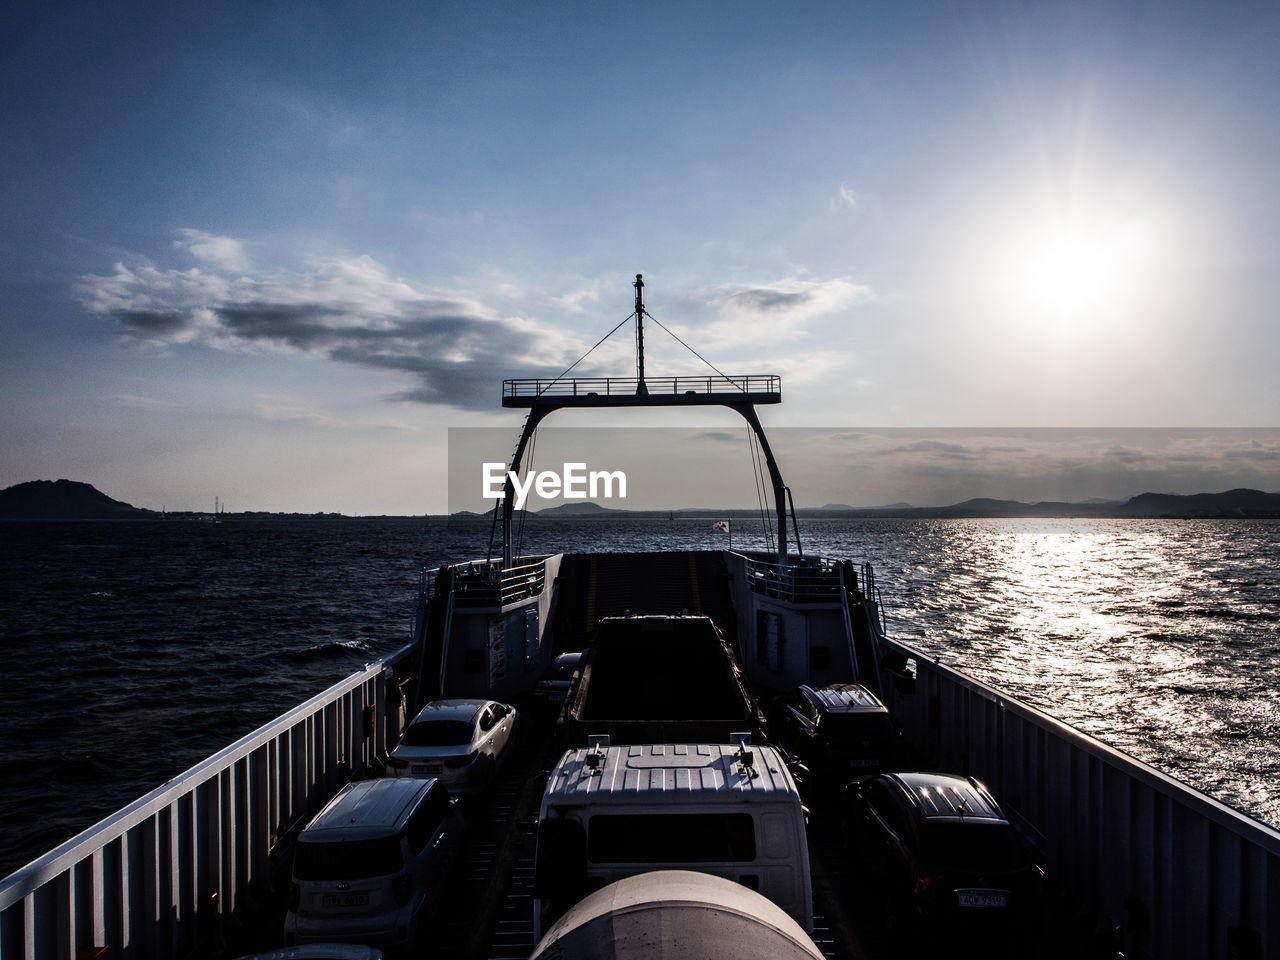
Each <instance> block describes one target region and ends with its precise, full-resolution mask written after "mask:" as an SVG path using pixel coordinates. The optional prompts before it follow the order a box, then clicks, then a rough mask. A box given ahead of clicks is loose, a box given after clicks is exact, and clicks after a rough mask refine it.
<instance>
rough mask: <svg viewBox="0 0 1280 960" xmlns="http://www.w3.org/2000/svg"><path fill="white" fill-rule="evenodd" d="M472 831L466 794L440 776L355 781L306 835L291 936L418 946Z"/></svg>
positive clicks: (297, 859) (288, 925) (289, 917)
mask: <svg viewBox="0 0 1280 960" xmlns="http://www.w3.org/2000/svg"><path fill="white" fill-rule="evenodd" d="M462 835H463V821H462V813H461V811H460V810H459V809H458V804H457V801H456V800H453V799H451V798H450V797H449V792H448V790H447V789H446V788H445V786H444V784H443V783H442V782H441V781H439V780H437V779H421V778H405V779H395V780H390V779H385V778H384V779H380V780H362V781H359V782H356V783H349V784H347V785H346V786H345V787H343V788H342V789H341V790H340V791H339V792H338V795H337V796H335V797H334V798H333V799H332V800H330V801H329V803H328V804H327V805H326V806H325V808H324V809H323V810H321V811H320V812H319V813H318V814H316V816H315V817H314V818H313V819H312V821H311V822H310V823H309V824H307V826H306V828H305V829H304V830H303V831H302V833H301V835H300V836H299V837H298V845H297V849H296V850H295V851H294V861H293V882H292V883H291V884H290V888H289V912H288V913H287V914H286V916H285V923H284V938H285V943H286V944H287V945H290V946H292V945H294V944H304V943H318V942H326V941H341V942H348V943H360V944H367V945H369V946H373V947H379V948H381V949H383V950H386V951H388V952H393V951H394V952H407V951H409V950H410V949H411V948H412V947H413V946H414V944H415V943H416V942H417V941H418V938H419V936H420V935H421V933H422V929H423V925H424V924H425V922H426V920H427V919H428V917H430V916H431V914H432V913H433V912H434V910H435V907H436V905H437V904H438V902H439V900H440V898H441V896H442V895H443V893H444V890H445V888H446V884H447V883H448V880H449V877H450V874H451V873H452V872H453V870H454V868H455V867H456V865H457V863H458V861H459V858H460V856H461V852H462Z"/></svg>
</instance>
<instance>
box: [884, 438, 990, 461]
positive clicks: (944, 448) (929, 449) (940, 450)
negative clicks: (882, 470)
mask: <svg viewBox="0 0 1280 960" xmlns="http://www.w3.org/2000/svg"><path fill="white" fill-rule="evenodd" d="M900 453H927V454H934V455H936V456H938V457H942V458H943V459H947V460H982V459H984V453H983V452H982V451H979V450H974V449H972V448H970V447H966V446H965V445H963V444H960V443H944V442H943V441H941V440H916V441H914V442H912V443H908V444H905V445H903V446H900V447H893V448H892V449H888V450H881V451H879V455H880V456H892V455H895V454H900Z"/></svg>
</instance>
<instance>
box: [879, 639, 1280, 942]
mask: <svg viewBox="0 0 1280 960" xmlns="http://www.w3.org/2000/svg"><path fill="white" fill-rule="evenodd" d="M887 646H888V648H889V649H891V650H896V651H897V652H898V653H900V654H902V655H905V656H907V657H911V658H914V659H915V661H916V684H915V689H914V690H913V691H910V692H908V691H902V690H897V689H891V690H890V693H889V706H890V709H891V710H892V711H893V714H894V716H895V717H896V718H897V719H898V721H899V722H900V723H901V724H902V725H903V728H904V731H905V733H906V734H907V736H908V739H910V740H911V741H912V742H913V743H915V744H917V745H923V746H924V747H925V748H926V749H927V750H928V751H929V753H930V754H931V761H930V762H932V763H935V764H937V765H938V768H939V769H948V770H955V771H957V772H960V773H966V774H972V775H973V776H976V777H979V778H980V779H982V780H983V781H985V782H986V783H987V785H988V786H989V787H991V788H992V790H993V791H994V792H995V794H996V796H997V797H998V798H999V799H1000V800H1001V802H1002V803H1004V804H1005V805H1006V806H1008V807H1011V808H1012V809H1013V810H1014V811H1016V812H1017V813H1018V814H1019V815H1020V817H1021V818H1023V819H1025V820H1026V821H1028V822H1029V823H1031V824H1033V825H1034V826H1035V828H1036V830H1037V832H1038V834H1039V835H1040V836H1041V837H1042V838H1043V840H1042V843H1043V846H1044V853H1045V856H1046V860H1047V864H1046V865H1047V868H1048V875H1049V880H1050V881H1051V882H1052V883H1053V884H1054V885H1055V886H1059V887H1060V888H1061V889H1062V891H1063V893H1064V894H1066V895H1067V896H1068V897H1070V898H1072V899H1073V900H1074V901H1075V902H1077V903H1078V904H1079V905H1080V907H1081V909H1082V910H1083V911H1084V912H1086V913H1087V914H1088V915H1089V916H1091V917H1092V923H1093V924H1094V925H1095V926H1096V927H1097V928H1098V929H1100V930H1109V931H1112V932H1113V935H1114V936H1115V937H1116V938H1117V939H1118V940H1119V941H1120V946H1122V948H1123V950H1124V956H1134V957H1162V958H1170V960H1179V958H1186V960H1229V958H1245V957H1249V958H1256V960H1262V958H1264V957H1278V956H1280V832H1277V831H1276V830H1274V829H1272V828H1271V827H1268V826H1267V825H1265V824H1263V823H1259V822H1258V821H1256V820H1253V819H1251V818H1250V817H1247V816H1245V815H1244V814H1242V813H1240V812H1238V811H1236V810H1233V809H1231V808H1230V807H1228V806H1226V805H1225V804H1222V803H1219V802H1218V801H1217V800H1214V799H1212V798H1211V797H1208V796H1206V795H1204V794H1202V793H1200V792H1198V791H1196V790H1194V789H1192V788H1191V787H1188V786H1186V785H1185V784H1183V783H1180V782H1178V781H1177V780H1175V779H1174V778H1172V777H1170V776H1167V775H1166V774H1164V773H1161V772H1160V771H1158V770H1156V769H1154V768H1152V767H1150V766H1147V765H1146V764H1144V763H1142V762H1140V761H1138V760H1135V759H1133V758H1132V757H1130V756H1128V755H1126V754H1124V753H1122V752H1121V751H1119V750H1116V749H1113V748H1112V747H1109V746H1107V745H1106V744H1104V743H1102V742H1100V741H1098V740H1095V739H1094V738H1092V737H1090V736H1088V735H1087V734H1084V733H1081V732H1080V731H1078V730H1075V729H1073V728H1072V727H1070V726H1067V725H1066V724H1064V723H1061V722H1060V721H1057V720H1055V719H1053V718H1052V717H1050V716H1048V715H1047V714H1044V713H1041V712H1040V711H1039V710H1036V709H1035V708H1033V707H1030V706H1028V705H1026V704H1024V703H1021V702H1020V701H1018V700H1016V699H1014V698H1012V697H1009V696H1007V695H1004V694H1002V693H1000V692H999V691H998V690H995V689H993V688H992V687H989V686H987V685H986V684H983V683H981V682H979V681H977V680H973V679H971V678H969V677H966V676H964V675H963V674H961V673H958V672H956V671H954V670H951V669H950V668H948V667H945V666H943V665H942V664H940V663H938V662H937V661H936V660H933V659H931V658H930V657H928V656H926V655H925V654H923V653H920V652H919V651H917V650H914V649H912V648H911V647H909V646H906V645H904V644H900V643H897V642H896V641H888V642H887Z"/></svg>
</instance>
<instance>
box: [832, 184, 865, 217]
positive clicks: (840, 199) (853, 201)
mask: <svg viewBox="0 0 1280 960" xmlns="http://www.w3.org/2000/svg"><path fill="white" fill-rule="evenodd" d="M858 200H859V198H858V195H857V194H856V193H854V191H853V187H851V186H849V184H848V183H847V182H845V181H843V180H842V181H840V187H839V189H838V190H837V191H836V195H835V196H834V197H832V199H831V209H832V210H836V209H843V208H852V209H857V207H858Z"/></svg>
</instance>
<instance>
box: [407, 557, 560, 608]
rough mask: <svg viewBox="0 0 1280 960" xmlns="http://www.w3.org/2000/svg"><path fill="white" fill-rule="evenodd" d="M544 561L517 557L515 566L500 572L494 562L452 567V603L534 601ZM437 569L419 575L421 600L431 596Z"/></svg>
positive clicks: (544, 574) (540, 587)
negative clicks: (528, 599)
mask: <svg viewBox="0 0 1280 960" xmlns="http://www.w3.org/2000/svg"><path fill="white" fill-rule="evenodd" d="M546 559H547V558H546V557H520V558H519V559H518V562H517V563H516V565H515V566H513V567H510V568H509V569H506V570H504V569H502V564H501V563H499V562H498V561H497V560H468V561H466V562H465V563H456V564H453V567H452V569H453V602H454V605H455V606H462V607H497V606H506V605H508V604H511V603H516V602H518V601H520V600H525V599H527V598H529V597H536V596H539V595H540V594H541V593H542V590H543V587H545V586H546V577H547V565H546ZM439 572H440V571H439V569H438V568H433V569H431V570H424V571H423V572H422V579H421V586H422V591H423V595H424V596H428V597H429V596H431V595H432V594H433V592H434V588H435V582H436V576H437V574H439Z"/></svg>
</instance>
